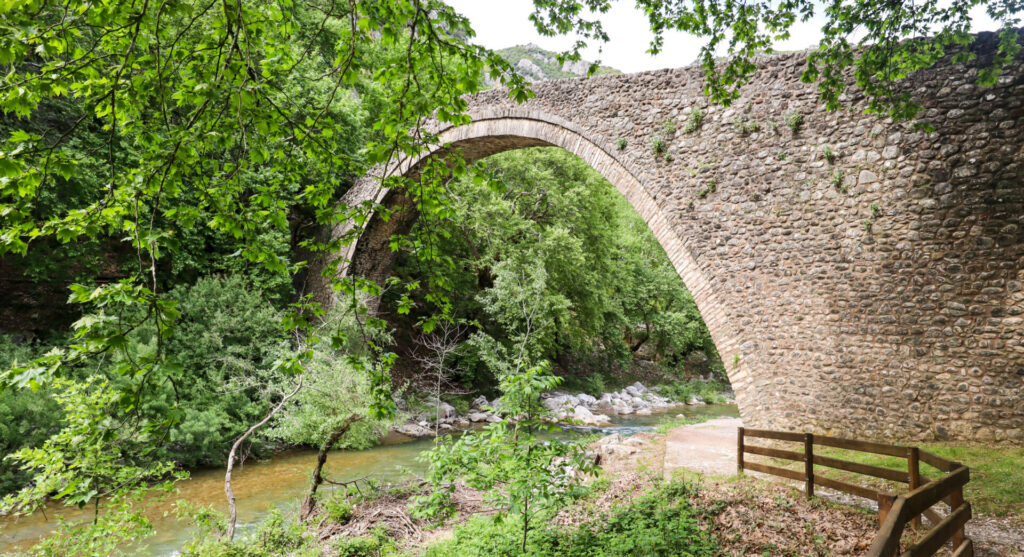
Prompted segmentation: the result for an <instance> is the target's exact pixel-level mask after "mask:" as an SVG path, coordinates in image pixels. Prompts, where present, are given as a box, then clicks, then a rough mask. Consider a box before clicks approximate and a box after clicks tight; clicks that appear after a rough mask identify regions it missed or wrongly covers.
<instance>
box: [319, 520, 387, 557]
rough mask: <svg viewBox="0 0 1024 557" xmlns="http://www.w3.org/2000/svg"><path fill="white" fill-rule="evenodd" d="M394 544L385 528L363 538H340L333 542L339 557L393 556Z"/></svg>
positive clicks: (332, 546)
mask: <svg viewBox="0 0 1024 557" xmlns="http://www.w3.org/2000/svg"><path fill="white" fill-rule="evenodd" d="M393 546H394V544H393V542H392V540H391V537H390V536H389V535H388V532H387V530H386V529H384V527H382V526H380V527H377V528H374V529H373V530H371V531H370V533H369V534H367V535H363V536H355V537H347V536H338V537H337V538H335V540H334V541H333V542H331V549H332V550H333V551H334V553H333V555H337V557H379V556H383V555H390V554H392V552H391V549H393Z"/></svg>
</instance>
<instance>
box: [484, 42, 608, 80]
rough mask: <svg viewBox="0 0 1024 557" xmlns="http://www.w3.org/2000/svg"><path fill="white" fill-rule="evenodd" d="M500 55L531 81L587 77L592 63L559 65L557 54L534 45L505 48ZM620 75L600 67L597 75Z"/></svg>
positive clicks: (605, 67)
mask: <svg viewBox="0 0 1024 557" xmlns="http://www.w3.org/2000/svg"><path fill="white" fill-rule="evenodd" d="M498 54H501V55H502V57H504V58H505V59H506V60H508V61H509V62H511V63H512V65H513V66H515V67H516V68H517V69H518V70H519V72H520V73H522V74H523V76H525V77H526V78H527V79H529V80H531V81H548V80H551V79H562V78H566V77H581V76H584V75H587V68H589V67H590V62H589V61H587V60H580V61H579V62H568V61H567V62H565V63H564V64H559V63H558V54H557V53H555V52H551V51H550V50H544V49H543V48H541V47H539V46H537V45H535V44H533V43H530V44H527V45H519V46H513V47H510V48H505V49H502V50H499V51H498ZM620 73H622V72H620V71H619V70H616V69H614V68H609V67H607V66H600V67H598V69H597V75H606V74H620Z"/></svg>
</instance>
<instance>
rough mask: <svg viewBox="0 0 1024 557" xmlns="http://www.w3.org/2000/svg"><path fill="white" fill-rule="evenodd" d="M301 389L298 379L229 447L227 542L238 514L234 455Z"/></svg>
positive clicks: (226, 491) (230, 537)
mask: <svg viewBox="0 0 1024 557" xmlns="http://www.w3.org/2000/svg"><path fill="white" fill-rule="evenodd" d="M301 388H302V377H299V384H298V385H296V386H295V390H294V391H292V392H290V393H288V394H287V395H285V396H284V398H282V399H281V402H278V403H277V405H276V406H274V407H273V408H271V409H270V412H267V415H266V416H264V418H263V419H262V420H260V421H259V422H257V423H256V424H253V426H252V427H250V428H249V429H248V430H247V431H246V432H245V433H243V434H242V436H241V437H239V438H238V439H236V440H235V444H234V445H231V452H229V453H228V469H227V472H226V473H225V474H224V493H225V495H227V497H228V510H229V511H230V514H231V516H230V518H229V520H228V531H227V532H226V536H227V538H228V541H229V542H230V541H232V540H234V539H235V522H236V521H237V519H238V512H237V509H236V508H235V492H234V491H232V490H231V472H232V470H234V468H235V453H237V452H238V447H241V446H242V443H244V442H245V440H246V439H248V438H249V436H250V435H252V434H253V432H254V431H256V430H257V429H259V428H261V427H263V425H264V424H266V423H267V422H269V421H270V418H272V417H274V414H277V413H278V411H280V410H281V408H283V407H284V405H285V403H287V402H288V400H289V399H291V398H292V397H293V396H295V395H296V394H297V393H298V392H299V389H301Z"/></svg>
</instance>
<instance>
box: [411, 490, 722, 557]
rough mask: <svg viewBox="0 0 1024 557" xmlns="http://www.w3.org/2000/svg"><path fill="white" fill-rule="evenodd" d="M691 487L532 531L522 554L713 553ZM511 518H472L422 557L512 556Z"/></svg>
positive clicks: (514, 528)
mask: <svg viewBox="0 0 1024 557" xmlns="http://www.w3.org/2000/svg"><path fill="white" fill-rule="evenodd" d="M693 490H694V487H693V486H691V485H690V484H687V483H684V482H680V481H675V482H672V483H668V484H665V485H663V486H661V487H659V488H657V489H654V490H652V491H651V492H649V493H647V494H645V495H643V496H641V497H640V498H639V499H637V500H636V501H634V502H632V503H631V504H629V505H626V506H622V507H617V508H614V509H612V510H611V511H610V512H608V513H605V514H604V515H602V516H597V517H595V518H594V520H592V521H589V522H586V523H584V524H581V525H578V526H575V527H570V528H560V527H557V526H545V527H544V528H542V529H538V530H535V531H534V532H533V535H532V536H531V539H530V543H529V544H528V547H529V548H530V549H529V552H528V555H534V556H538V557H539V556H550V557H584V556H586V557H590V556H619V555H645V556H647V555H650V556H670V555H671V556H676V555H678V556H692V557H704V556H708V557H710V556H713V555H718V554H719V549H718V547H717V543H716V541H715V539H714V538H713V537H712V535H711V534H710V533H709V532H707V531H705V529H703V528H702V521H703V520H704V518H705V517H706V516H707V512H706V511H705V510H704V509H702V508H700V507H695V506H693V505H692V504H691V503H690V500H689V499H690V496H691V495H692V494H693ZM517 521H518V518H517V517H507V518H505V519H503V520H500V521H497V520H494V519H493V518H492V517H476V518H473V519H471V520H469V521H468V522H466V523H465V524H463V525H462V526H460V527H459V528H458V529H456V531H455V535H454V537H453V538H452V539H450V540H446V541H444V542H441V543H438V544H435V545H433V546H431V547H429V548H428V549H427V551H426V555H427V556H428V557H456V556H458V557H463V556H467V555H473V556H480V557H487V556H499V555H501V556H504V555H518V554H519V552H518V551H517V548H518V546H519V545H520V544H521V539H520V537H519V536H520V534H521V528H520V527H519V525H518V523H517Z"/></svg>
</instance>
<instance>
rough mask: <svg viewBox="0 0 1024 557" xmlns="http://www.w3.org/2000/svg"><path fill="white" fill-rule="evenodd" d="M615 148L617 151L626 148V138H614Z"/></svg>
mask: <svg viewBox="0 0 1024 557" xmlns="http://www.w3.org/2000/svg"><path fill="white" fill-rule="evenodd" d="M615 147H616V148H618V150H619V151H622V150H624V149H625V148H626V138H625V137H622V136H621V135H620V136H619V137H616V138H615Z"/></svg>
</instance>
